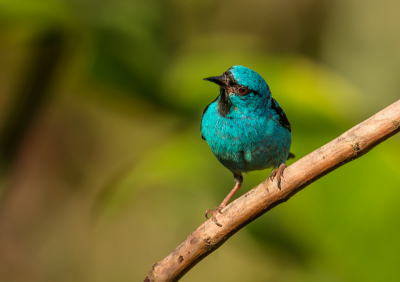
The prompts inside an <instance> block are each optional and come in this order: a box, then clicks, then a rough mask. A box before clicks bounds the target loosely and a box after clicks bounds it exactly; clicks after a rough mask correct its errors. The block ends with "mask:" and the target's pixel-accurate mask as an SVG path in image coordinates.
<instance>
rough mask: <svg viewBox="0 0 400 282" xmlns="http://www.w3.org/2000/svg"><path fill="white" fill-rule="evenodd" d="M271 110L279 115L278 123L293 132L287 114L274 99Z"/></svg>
mask: <svg viewBox="0 0 400 282" xmlns="http://www.w3.org/2000/svg"><path fill="white" fill-rule="evenodd" d="M271 109H272V110H273V111H275V112H276V114H277V115H278V122H279V124H280V125H282V126H283V127H285V128H286V129H287V130H289V132H292V128H291V126H290V122H289V120H288V118H287V116H286V114H285V112H284V111H283V110H282V108H281V106H279V104H278V102H277V101H276V100H275V99H274V98H272V101H271Z"/></svg>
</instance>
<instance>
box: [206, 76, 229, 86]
mask: <svg viewBox="0 0 400 282" xmlns="http://www.w3.org/2000/svg"><path fill="white" fill-rule="evenodd" d="M203 80H207V81H211V82H214V83H215V84H218V85H219V86H221V87H226V86H228V80H227V77H226V75H225V74H223V75H220V76H212V77H207V78H204V79H203Z"/></svg>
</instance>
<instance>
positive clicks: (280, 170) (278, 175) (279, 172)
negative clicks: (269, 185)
mask: <svg viewBox="0 0 400 282" xmlns="http://www.w3.org/2000/svg"><path fill="white" fill-rule="evenodd" d="M285 168H286V164H281V165H280V166H279V167H278V168H277V169H275V170H273V171H272V172H271V175H270V176H269V179H270V180H271V181H274V178H275V176H276V181H277V182H278V188H279V190H281V178H283V171H284V170H285Z"/></svg>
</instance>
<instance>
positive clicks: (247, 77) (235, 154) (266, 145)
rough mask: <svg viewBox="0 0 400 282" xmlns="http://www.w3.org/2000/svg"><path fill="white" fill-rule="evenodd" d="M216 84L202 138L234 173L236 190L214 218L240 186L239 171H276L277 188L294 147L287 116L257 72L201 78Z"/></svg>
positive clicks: (232, 71)
mask: <svg viewBox="0 0 400 282" xmlns="http://www.w3.org/2000/svg"><path fill="white" fill-rule="evenodd" d="M204 80H208V81H211V82H214V83H216V84H217V85H219V87H220V90H219V95H218V97H217V98H216V99H215V100H214V101H213V102H212V103H211V104H209V105H208V106H207V107H206V108H205V109H204V111H203V116H202V119H201V137H202V138H203V139H204V140H206V141H207V143H208V145H209V146H210V148H211V151H212V152H213V153H214V155H215V156H216V157H217V159H218V160H219V161H220V162H221V163H222V164H223V165H224V166H225V167H226V168H227V169H229V170H230V171H231V172H232V173H233V177H234V179H235V183H236V184H235V187H234V188H233V189H232V191H231V192H230V193H229V194H228V195H227V196H226V198H225V199H224V200H223V201H222V203H221V204H220V205H219V206H218V207H216V208H215V210H207V211H206V218H208V214H210V213H212V220H213V221H214V223H215V224H217V225H218V226H221V224H219V223H218V221H217V219H216V216H217V214H218V212H219V213H222V212H221V211H222V209H223V208H224V207H225V206H226V205H227V204H228V202H229V200H230V199H231V198H232V196H233V195H234V194H235V193H236V191H237V190H239V188H240V187H241V186H242V182H243V176H242V172H249V171H253V170H262V169H266V168H270V167H273V168H277V169H275V170H274V171H272V172H271V175H270V176H269V179H270V180H271V181H273V179H274V178H275V177H276V179H277V185H278V188H279V189H280V184H281V178H282V177H283V171H284V170H285V168H286V160H287V159H288V158H289V157H294V155H293V154H292V153H290V152H289V150H290V145H291V143H292V138H291V127H290V123H289V120H288V119H287V117H286V114H285V112H284V111H283V110H282V108H281V107H280V106H279V104H278V102H276V101H275V100H274V99H273V98H272V97H271V91H270V90H269V87H268V85H267V83H266V82H265V80H264V79H263V78H262V77H261V76H260V75H259V74H258V73H256V72H255V71H253V70H251V69H249V68H246V67H243V66H233V67H231V68H230V69H229V70H227V71H226V72H224V73H223V74H222V75H220V76H214V77H208V78H204Z"/></svg>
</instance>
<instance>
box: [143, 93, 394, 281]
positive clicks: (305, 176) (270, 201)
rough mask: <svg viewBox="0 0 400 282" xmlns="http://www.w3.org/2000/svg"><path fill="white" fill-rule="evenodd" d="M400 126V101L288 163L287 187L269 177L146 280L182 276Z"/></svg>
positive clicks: (189, 239) (205, 225) (208, 223)
mask: <svg viewBox="0 0 400 282" xmlns="http://www.w3.org/2000/svg"><path fill="white" fill-rule="evenodd" d="M399 131H400V100H398V101H397V102H395V103H393V104H392V105H390V106H389V107H387V108H386V109H384V110H382V111H380V112H379V113H377V114H376V115H374V116H372V117H370V118H369V119H367V120H366V121H364V122H362V123H360V124H358V125H356V126H355V127H353V128H352V129H350V130H348V131H347V132H345V133H343V134H342V135H341V136H339V137H338V138H336V139H334V140H333V141H331V142H329V143H328V144H326V145H324V146H322V147H321V148H319V149H317V150H315V151H314V152H312V153H311V154H309V155H307V156H305V157H304V158H302V159H300V160H298V161H297V162H295V163H294V164H292V165H291V166H289V167H288V168H286V170H285V178H283V181H282V190H279V189H278V188H277V186H276V183H275V182H271V181H268V180H265V181H264V182H262V183H261V184H260V185H258V186H257V187H255V188H253V189H252V190H250V191H249V192H247V193H246V194H244V195H243V196H242V197H240V198H238V199H236V200H235V201H234V202H232V203H231V204H230V205H228V206H227V207H226V208H225V209H223V210H222V214H219V215H218V216H217V219H218V222H220V223H221V224H222V227H219V226H217V225H215V223H214V222H212V221H211V220H207V221H206V222H204V223H203V224H202V225H200V227H199V228H197V229H196V230H195V231H194V232H193V233H192V234H190V236H189V237H187V238H186V240H185V241H183V242H182V243H181V244H180V245H179V246H178V247H177V248H176V249H175V250H174V251H173V252H172V253H170V254H169V255H168V256H167V257H166V258H165V259H163V260H162V261H160V262H159V263H156V264H154V265H153V268H152V270H151V271H150V272H149V273H148V274H147V277H146V279H145V282H153V281H178V280H179V279H180V278H181V277H182V276H183V275H184V274H185V273H186V272H188V271H189V270H190V269H191V268H192V267H193V266H195V265H196V264H197V263H198V262H199V261H200V260H202V259H203V258H204V257H206V256H207V255H209V254H210V253H212V252H213V251H215V250H216V249H217V248H218V247H219V246H221V245H222V244H223V243H224V242H225V241H226V240H228V239H229V237H231V236H232V235H233V234H235V233H236V232H237V231H239V230H240V229H241V228H242V227H244V226H245V225H246V224H248V223H250V222H251V221H253V220H254V219H256V218H257V217H259V216H261V215H263V214H264V213H266V212H267V211H269V210H270V209H272V208H273V207H275V206H277V205H279V204H280V203H283V202H286V201H287V200H289V199H290V197H292V196H293V195H294V194H296V193H297V192H299V191H300V190H301V189H303V188H304V187H306V186H307V185H309V184H311V183H312V182H314V181H316V180H317V179H319V178H321V177H322V176H324V175H326V174H328V173H329V172H331V171H333V170H335V169H336V168H338V167H340V166H342V165H344V164H346V163H348V162H350V161H352V160H354V159H356V158H358V157H360V156H362V155H364V154H365V153H367V152H368V151H369V150H371V149H372V148H374V147H375V146H376V145H378V144H379V143H381V142H383V141H385V140H386V139H388V138H389V137H391V136H393V135H394V134H396V133H398V132H399Z"/></svg>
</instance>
